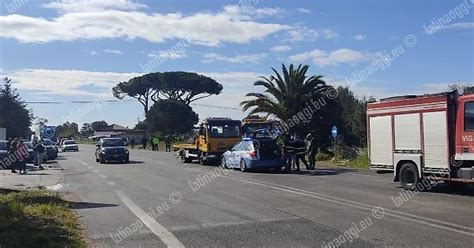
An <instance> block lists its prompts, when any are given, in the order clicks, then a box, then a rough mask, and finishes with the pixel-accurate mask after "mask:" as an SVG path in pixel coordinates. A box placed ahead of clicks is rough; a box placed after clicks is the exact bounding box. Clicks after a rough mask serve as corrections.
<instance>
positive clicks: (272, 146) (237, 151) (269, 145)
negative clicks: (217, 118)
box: [221, 137, 284, 172]
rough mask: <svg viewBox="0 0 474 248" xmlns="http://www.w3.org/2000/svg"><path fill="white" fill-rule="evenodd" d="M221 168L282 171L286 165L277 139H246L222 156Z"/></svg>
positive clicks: (243, 170)
mask: <svg viewBox="0 0 474 248" xmlns="http://www.w3.org/2000/svg"><path fill="white" fill-rule="evenodd" d="M221 166H222V167H223V168H238V169H240V170H241V171H242V172H246V171H249V170H252V169H277V170H280V169H281V168H282V167H283V166H284V163H283V158H282V155H281V148H280V146H279V145H278V144H277V141H276V139H274V138H270V137H262V138H244V139H243V140H242V141H241V142H239V143H237V144H236V145H235V146H234V147H232V148H231V149H229V150H228V151H227V152H225V153H224V154H223V155H222V163H221Z"/></svg>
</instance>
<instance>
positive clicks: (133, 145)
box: [130, 138, 135, 149]
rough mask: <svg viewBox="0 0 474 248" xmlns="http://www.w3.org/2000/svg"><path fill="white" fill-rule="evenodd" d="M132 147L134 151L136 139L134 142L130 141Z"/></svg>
mask: <svg viewBox="0 0 474 248" xmlns="http://www.w3.org/2000/svg"><path fill="white" fill-rule="evenodd" d="M130 146H131V147H132V149H133V148H134V147H135V139H134V138H132V140H130Z"/></svg>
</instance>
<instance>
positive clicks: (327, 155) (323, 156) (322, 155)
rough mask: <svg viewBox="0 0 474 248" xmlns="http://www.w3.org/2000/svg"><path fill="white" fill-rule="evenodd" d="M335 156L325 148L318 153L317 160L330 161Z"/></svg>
mask: <svg viewBox="0 0 474 248" xmlns="http://www.w3.org/2000/svg"><path fill="white" fill-rule="evenodd" d="M333 157H334V155H333V154H332V153H330V152H328V151H325V150H319V151H318V153H317V154H316V160H317V161H328V160H331V159H332V158H333Z"/></svg>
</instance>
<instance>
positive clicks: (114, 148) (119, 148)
mask: <svg viewBox="0 0 474 248" xmlns="http://www.w3.org/2000/svg"><path fill="white" fill-rule="evenodd" d="M129 158H130V154H129V151H128V149H127V147H125V143H124V142H123V140H122V139H120V138H104V139H100V140H99V143H98V144H97V149H96V151H95V160H96V162H100V163H101V164H102V163H105V162H110V161H118V162H123V163H128V161H129Z"/></svg>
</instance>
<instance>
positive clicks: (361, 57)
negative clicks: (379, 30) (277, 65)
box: [288, 48, 376, 67]
mask: <svg viewBox="0 0 474 248" xmlns="http://www.w3.org/2000/svg"><path fill="white" fill-rule="evenodd" d="M375 56H376V55H375V54H370V53H365V52H359V51H355V50H351V49H347V48H341V49H338V50H335V51H332V52H325V51H323V50H319V49H315V50H312V51H308V52H304V53H299V54H295V55H291V56H289V57H288V59H289V60H291V61H293V62H304V61H307V60H312V61H313V63H314V64H316V65H318V66H320V67H324V66H328V65H339V64H356V63H358V62H362V61H368V60H370V59H372V58H374V57H375Z"/></svg>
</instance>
